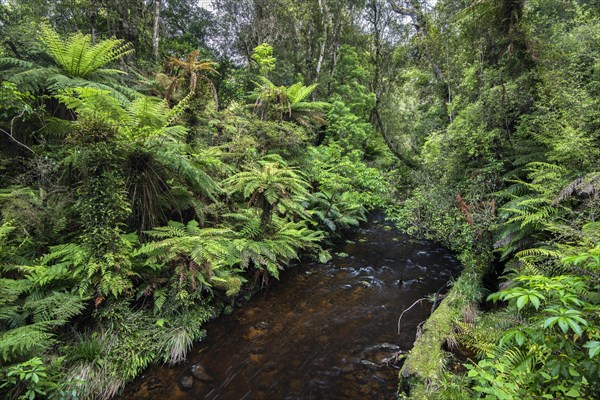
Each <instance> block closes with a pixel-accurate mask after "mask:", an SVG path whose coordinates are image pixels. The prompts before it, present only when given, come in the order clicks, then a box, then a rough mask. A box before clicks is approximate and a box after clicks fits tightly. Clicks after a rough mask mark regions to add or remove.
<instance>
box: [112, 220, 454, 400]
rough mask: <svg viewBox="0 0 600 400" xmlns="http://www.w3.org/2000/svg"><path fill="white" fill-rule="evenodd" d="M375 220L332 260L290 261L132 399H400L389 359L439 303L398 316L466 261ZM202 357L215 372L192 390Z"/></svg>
mask: <svg viewBox="0 0 600 400" xmlns="http://www.w3.org/2000/svg"><path fill="white" fill-rule="evenodd" d="M372 218H373V219H372V220H371V221H370V222H368V223H367V224H364V225H363V226H362V227H361V228H359V229H356V231H355V232H354V233H353V234H352V235H351V237H350V238H349V240H346V241H345V242H344V243H341V244H339V245H337V246H336V247H335V248H334V249H333V253H332V254H334V256H333V259H332V260H331V262H330V263H328V264H327V265H320V264H316V263H303V264H300V265H297V266H294V267H291V268H289V269H288V270H287V271H285V272H284V273H282V276H281V281H279V282H274V281H273V282H272V283H271V285H269V286H268V287H267V288H266V289H265V290H263V291H261V292H259V293H258V294H256V295H255V296H254V297H252V298H251V299H250V301H248V303H247V304H246V305H245V306H244V307H243V308H238V309H236V310H235V311H234V312H233V314H231V315H229V316H222V317H219V318H218V319H216V320H215V321H212V322H210V323H208V324H206V330H207V333H208V335H207V337H206V339H205V340H203V341H202V342H200V343H198V344H196V345H195V346H194V348H193V349H192V350H191V351H190V352H189V353H188V358H187V361H186V362H184V363H182V364H180V365H177V366H175V367H168V366H156V367H153V368H150V369H148V370H147V371H146V372H145V373H144V374H143V376H141V377H140V378H138V379H137V380H136V381H134V382H133V383H132V384H130V385H129V386H128V387H127V388H126V390H125V393H124V395H123V396H122V398H124V399H138V400H140V399H156V400H158V399H169V400H175V399H186V400H189V399H207V400H208V399H209V400H217V399H219V400H241V399H244V400H250V399H256V400H259V399H263V400H284V399H285V400H297V399H302V400H310V399H315V400H317V399H318V400H324V399H331V400H336V399H340V400H341V399H344V400H352V399H356V400H358V399H360V400H363V399H369V400H377V399H394V398H396V394H395V393H396V389H397V374H398V369H397V368H395V367H394V366H392V365H390V366H387V365H385V364H382V363H381V361H382V360H383V359H384V358H386V357H390V355H391V354H392V353H394V352H398V351H400V350H402V351H408V350H409V349H410V348H411V347H412V343H413V342H414V339H415V333H416V327H417V325H418V324H419V323H420V322H422V321H423V320H424V319H426V318H427V317H428V316H429V312H430V311H431V304H430V303H428V302H422V303H421V304H422V306H415V307H414V308H413V309H411V310H410V311H408V312H407V313H405V314H404V316H403V318H402V329H401V332H400V334H398V331H397V322H398V317H399V316H400V314H401V313H402V311H403V310H404V309H406V308H408V307H409V306H410V305H411V304H413V302H414V301H415V300H417V299H419V298H421V297H425V296H428V295H430V294H432V293H435V292H436V291H438V290H439V289H440V288H441V287H443V286H444V285H445V284H446V283H447V282H448V281H449V280H450V279H451V278H452V277H453V276H456V275H457V274H458V273H459V270H460V264H459V263H458V262H457V261H456V260H455V259H454V258H453V257H452V255H451V254H450V253H449V252H448V251H447V250H445V249H444V248H441V247H440V246H438V245H436V244H434V243H432V242H429V241H424V240H415V239H411V238H409V237H407V236H404V235H402V234H400V233H399V232H398V231H397V230H396V229H394V228H392V227H391V226H390V224H387V223H385V222H384V221H383V218H382V217H381V216H373V217H372ZM343 253H346V254H343ZM194 365H201V369H203V370H204V371H202V372H205V373H206V374H205V376H200V378H201V379H197V378H194V379H193V386H192V388H191V389H188V390H184V389H183V388H182V386H181V381H182V380H185V379H188V384H189V382H192V378H191V371H192V367H193V366H194ZM196 375H201V374H196ZM207 375H208V376H207Z"/></svg>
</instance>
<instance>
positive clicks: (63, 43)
mask: <svg viewBox="0 0 600 400" xmlns="http://www.w3.org/2000/svg"><path fill="white" fill-rule="evenodd" d="M40 41H41V42H42V43H43V44H44V51H45V52H46V54H47V55H48V56H49V57H50V58H52V60H53V61H54V64H55V66H40V65H37V64H35V63H33V62H30V61H24V60H20V59H16V58H7V57H4V58H1V59H0V65H1V66H4V67H5V68H6V67H8V68H9V69H8V71H9V72H10V78H9V79H10V81H11V82H14V83H15V84H17V86H19V87H20V88H23V89H25V90H29V91H31V92H39V91H41V90H45V89H48V90H50V91H51V92H53V93H56V92H58V91H59V90H60V89H64V88H74V87H94V88H97V89H104V90H109V91H111V92H112V93H113V94H114V95H115V96H116V97H118V98H119V100H120V101H121V102H127V97H126V96H130V95H132V94H135V92H134V91H133V90H130V89H128V88H126V87H124V86H122V85H118V84H116V79H115V77H117V76H119V75H121V74H123V72H122V71H120V70H118V69H113V68H105V66H106V65H107V64H109V63H111V62H113V61H115V60H118V59H121V58H122V57H124V56H126V55H127V54H130V53H132V52H133V48H132V47H131V45H129V44H125V43H124V41H123V40H119V39H106V40H102V41H99V42H98V43H96V44H93V43H92V38H91V36H90V35H83V34H81V33H76V34H73V35H71V36H69V37H68V38H67V39H66V40H62V39H61V38H60V36H59V35H58V33H57V32H56V31H55V30H54V29H52V28H51V27H50V26H49V25H48V24H47V23H42V24H40Z"/></svg>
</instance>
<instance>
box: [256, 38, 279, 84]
mask: <svg viewBox="0 0 600 400" xmlns="http://www.w3.org/2000/svg"><path fill="white" fill-rule="evenodd" d="M252 60H253V61H255V62H256V63H257V64H258V69H259V71H260V74H261V75H262V76H263V77H266V76H267V75H269V72H271V71H273V70H274V69H275V64H276V62H277V59H276V58H275V57H273V46H271V45H270V44H268V43H263V44H260V45H258V46H256V47H255V48H254V53H253V54H252Z"/></svg>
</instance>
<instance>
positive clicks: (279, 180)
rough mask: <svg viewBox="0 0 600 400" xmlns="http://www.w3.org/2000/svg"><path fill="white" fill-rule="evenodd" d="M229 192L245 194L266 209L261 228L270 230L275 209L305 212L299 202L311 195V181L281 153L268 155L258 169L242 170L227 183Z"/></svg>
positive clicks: (263, 212) (246, 197)
mask: <svg viewBox="0 0 600 400" xmlns="http://www.w3.org/2000/svg"><path fill="white" fill-rule="evenodd" d="M223 183H224V184H225V185H226V186H227V187H228V191H229V193H241V194H242V196H243V198H244V199H249V204H250V205H252V206H256V207H258V208H260V209H261V210H262V213H261V225H260V229H261V231H262V232H263V233H267V232H268V231H269V229H270V225H271V221H272V217H273V212H274V211H275V210H278V211H283V212H284V213H296V214H298V213H302V212H303V210H302V208H301V207H300V206H299V205H298V203H299V202H300V201H302V200H304V199H306V197H307V196H308V182H306V181H305V180H304V179H303V177H302V175H301V174H300V173H299V172H298V171H297V170H295V169H294V168H290V167H288V166H287V164H286V163H285V161H283V159H281V157H279V156H267V157H265V158H263V160H261V161H260V162H259V167H258V168H253V169H251V170H249V171H242V172H238V173H237V174H235V175H233V176H232V177H230V178H228V179H226V180H225V181H224V182H223Z"/></svg>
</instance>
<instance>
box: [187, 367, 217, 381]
mask: <svg viewBox="0 0 600 400" xmlns="http://www.w3.org/2000/svg"><path fill="white" fill-rule="evenodd" d="M192 375H194V378H196V379H198V380H201V381H207V382H210V381H212V380H214V378H213V377H212V376H210V375H209V374H208V373H207V372H206V370H205V369H204V367H203V366H202V365H201V364H196V365H193V366H192Z"/></svg>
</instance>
